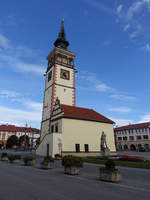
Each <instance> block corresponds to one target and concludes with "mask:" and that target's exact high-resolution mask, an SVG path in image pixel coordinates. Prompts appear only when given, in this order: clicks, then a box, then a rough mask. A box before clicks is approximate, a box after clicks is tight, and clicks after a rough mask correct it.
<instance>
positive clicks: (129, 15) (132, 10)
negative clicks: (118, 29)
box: [127, 0, 150, 19]
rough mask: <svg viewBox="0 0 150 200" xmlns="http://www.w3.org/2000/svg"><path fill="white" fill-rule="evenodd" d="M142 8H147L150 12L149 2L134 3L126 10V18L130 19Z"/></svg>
mask: <svg viewBox="0 0 150 200" xmlns="http://www.w3.org/2000/svg"><path fill="white" fill-rule="evenodd" d="M144 7H147V8H148V10H150V0H140V1H136V2H134V3H133V4H132V5H131V6H130V7H129V9H128V12H127V18H128V19H132V18H133V16H134V15H135V14H136V13H138V12H140V11H141V10H142V9H143V8H144Z"/></svg>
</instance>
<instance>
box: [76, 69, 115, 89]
mask: <svg viewBox="0 0 150 200" xmlns="http://www.w3.org/2000/svg"><path fill="white" fill-rule="evenodd" d="M77 78H79V79H82V80H83V81H84V83H85V82H86V83H92V86H93V87H92V88H93V90H96V91H98V92H109V91H111V90H112V88H111V87H109V86H108V85H107V84H105V83H103V82H102V81H100V80H99V79H98V78H97V76H96V74H95V73H91V72H87V71H83V72H81V73H80V75H78V76H77ZM80 88H81V89H84V88H85V87H83V86H82V87H79V89H80ZM85 89H86V88H85ZM87 89H88V90H91V88H87Z"/></svg>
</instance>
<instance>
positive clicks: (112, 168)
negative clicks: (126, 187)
mask: <svg viewBox="0 0 150 200" xmlns="http://www.w3.org/2000/svg"><path fill="white" fill-rule="evenodd" d="M105 169H106V170H107V171H115V170H116V164H115V162H114V161H113V160H107V161H106V162H105Z"/></svg>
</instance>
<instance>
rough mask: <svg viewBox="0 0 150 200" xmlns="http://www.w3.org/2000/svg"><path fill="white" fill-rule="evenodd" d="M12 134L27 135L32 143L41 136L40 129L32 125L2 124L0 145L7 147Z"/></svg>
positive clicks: (0, 127) (0, 126)
mask: <svg viewBox="0 0 150 200" xmlns="http://www.w3.org/2000/svg"><path fill="white" fill-rule="evenodd" d="M12 135H16V136H17V137H18V138H19V137H21V136H23V135H27V136H28V137H29V142H30V144H34V142H35V141H36V140H37V139H38V138H39V137H40V130H39V129H36V128H31V127H19V126H15V125H9V124H2V125H0V146H1V147H4V148H5V147H6V143H7V139H8V138H9V137H10V136H12Z"/></svg>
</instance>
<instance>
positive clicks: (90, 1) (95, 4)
mask: <svg viewBox="0 0 150 200" xmlns="http://www.w3.org/2000/svg"><path fill="white" fill-rule="evenodd" d="M83 1H84V2H86V3H88V4H89V5H91V6H92V7H94V8H95V9H97V10H98V11H100V12H101V11H103V12H105V13H107V14H109V15H115V14H116V13H115V11H114V10H113V9H112V8H110V7H108V6H106V5H105V4H103V3H102V2H100V1H96V0H83Z"/></svg>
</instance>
